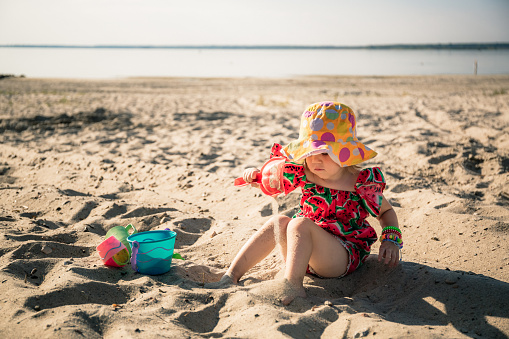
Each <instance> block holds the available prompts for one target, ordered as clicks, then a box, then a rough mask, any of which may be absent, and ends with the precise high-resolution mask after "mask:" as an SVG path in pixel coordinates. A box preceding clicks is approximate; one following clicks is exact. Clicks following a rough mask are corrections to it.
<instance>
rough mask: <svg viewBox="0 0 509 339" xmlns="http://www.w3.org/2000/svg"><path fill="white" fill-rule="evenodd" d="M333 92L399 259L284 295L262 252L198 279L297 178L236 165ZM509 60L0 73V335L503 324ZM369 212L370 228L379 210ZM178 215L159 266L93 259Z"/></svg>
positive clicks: (309, 332)
mask: <svg viewBox="0 0 509 339" xmlns="http://www.w3.org/2000/svg"><path fill="white" fill-rule="evenodd" d="M323 100H335V101H339V102H342V103H344V104H346V105H348V106H349V107H351V108H352V109H353V110H354V111H355V112H356V113H357V117H358V136H359V139H360V140H361V141H362V142H364V143H365V144H367V145H369V146H370V147H371V148H373V149H374V150H376V151H377V152H378V154H379V155H378V156H377V157H376V158H374V159H372V160H371V161H370V162H369V163H366V164H365V166H379V167H380V168H381V169H382V171H383V172H384V173H385V179H386V181H387V183H388V186H387V189H386V191H385V193H384V194H385V197H386V198H387V199H388V200H389V201H390V202H391V204H392V205H393V206H394V207H395V210H396V212H397V214H398V218H399V221H400V226H401V229H402V231H403V238H404V248H403V251H402V255H403V260H402V261H401V263H400V264H399V265H398V266H397V267H396V268H390V267H386V266H384V265H383V264H380V263H379V262H378V261H377V253H378V247H379V242H377V243H375V245H374V247H373V250H372V254H371V256H370V258H369V259H368V261H367V262H366V264H365V265H364V266H363V267H361V268H360V269H359V270H358V271H356V272H355V273H353V274H351V275H349V276H347V277H345V278H342V279H319V278H317V277H314V276H306V278H305V280H304V283H305V288H306V292H307V295H308V297H307V298H297V299H296V300H294V302H292V303H291V304H290V305H289V306H283V305H282V304H281V303H280V302H279V293H278V289H277V288H275V286H276V285H275V284H274V283H273V282H274V279H278V278H279V277H280V276H281V270H282V268H283V262H282V260H281V258H280V257H279V255H278V251H277V250H275V251H274V252H273V253H272V254H271V255H269V257H267V258H266V259H265V260H264V261H262V262H261V263H260V264H259V265H257V266H255V267H254V268H253V269H252V270H251V271H249V272H248V273H247V274H246V275H245V276H244V277H243V279H242V281H241V282H240V284H239V285H238V286H231V287H227V288H223V289H211V288H208V287H207V283H211V282H215V281H217V280H219V279H220V277H221V276H222V274H223V273H224V272H225V271H226V269H227V267H228V265H229V264H230V262H231V260H232V259H233V257H234V256H235V254H236V253H237V251H238V250H239V249H240V247H241V246H242V245H243V244H244V242H245V241H246V240H247V239H248V238H249V237H250V236H251V235H252V234H253V233H254V232H255V231H256V230H257V229H258V228H259V227H261V225H262V224H263V223H264V221H266V220H267V219H268V218H269V217H270V216H271V215H272V214H273V213H274V211H275V210H279V213H285V214H288V215H291V213H292V212H294V211H295V207H296V206H297V204H298V201H299V194H289V195H288V196H286V197H279V198H277V200H276V201H277V206H276V204H275V201H274V199H273V198H271V197H268V196H265V195H263V194H261V191H260V190H257V189H255V188H251V187H242V188H239V187H235V186H234V185H233V180H234V179H235V178H236V177H238V176H240V175H241V174H242V171H243V170H244V169H245V168H246V167H251V166H255V167H260V166H261V165H262V164H263V163H264V162H265V161H266V160H267V159H268V157H269V153H270V147H271V145H272V143H273V142H278V143H281V144H286V143H288V142H290V141H291V140H293V139H296V138H297V136H298V125H299V121H300V120H299V119H300V115H301V113H302V111H303V110H304V109H305V108H306V107H307V106H308V105H309V104H311V103H314V102H318V101H323ZM508 170H509V76H505V75H504V76H423V77H412V76H409V77H295V78H287V79H254V78H246V79H198V78H133V79H118V80H62V79H31V78H4V79H2V80H0V240H1V243H2V246H1V247H0V310H1V312H2V314H3V317H1V319H0V333H1V334H3V336H4V337H6V338H21V337H23V338H24V337H26V338H83V337H85V338H364V337H365V338H438V337H440V338H442V337H443V338H506V337H508V336H509V246H508V241H509V173H508ZM370 223H371V224H372V225H373V226H374V227H375V229H376V230H377V232H378V233H380V231H381V229H380V226H379V224H378V222H377V221H376V220H375V219H370ZM128 224H133V225H134V226H135V227H136V228H137V229H138V231H140V232H143V231H150V230H161V229H165V228H170V229H172V230H174V231H175V232H176V233H177V238H176V250H175V251H176V252H178V253H180V254H181V255H182V256H183V257H184V259H185V260H176V259H174V260H173V263H172V268H171V270H170V271H169V272H168V273H165V274H162V275H157V276H151V275H143V274H140V273H136V272H135V271H133V270H132V269H131V267H130V266H129V265H128V266H125V267H122V268H112V267H107V266H105V265H103V263H102V262H101V260H100V258H99V255H98V253H97V251H96V246H97V245H98V244H99V243H100V242H101V241H102V240H103V239H104V236H105V234H106V232H107V231H108V230H109V229H110V228H112V227H114V226H126V225H128Z"/></svg>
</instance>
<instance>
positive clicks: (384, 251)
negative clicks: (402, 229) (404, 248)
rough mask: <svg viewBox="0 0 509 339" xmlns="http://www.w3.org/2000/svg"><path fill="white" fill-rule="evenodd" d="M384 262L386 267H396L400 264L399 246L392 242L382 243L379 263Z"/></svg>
mask: <svg viewBox="0 0 509 339" xmlns="http://www.w3.org/2000/svg"><path fill="white" fill-rule="evenodd" d="M382 260H383V261H384V264H386V265H389V266H396V265H397V264H398V262H399V246H398V245H396V244H394V243H392V242H390V241H382V244H381V245H380V250H379V251H378V261H382Z"/></svg>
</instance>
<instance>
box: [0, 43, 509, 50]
mask: <svg viewBox="0 0 509 339" xmlns="http://www.w3.org/2000/svg"><path fill="white" fill-rule="evenodd" d="M0 48H104V49H114V48H133V49H446V50H452V49H455V50H467V49H469V50H472V49H478V50H483V49H490V50H495V49H509V42H495V43H450V44H395V45H366V46H334V45H322V46H312V45H163V46H161V45H0Z"/></svg>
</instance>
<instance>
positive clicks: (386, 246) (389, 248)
mask: <svg viewBox="0 0 509 339" xmlns="http://www.w3.org/2000/svg"><path fill="white" fill-rule="evenodd" d="M382 198H383V200H382V206H381V208H380V214H379V216H378V221H379V222H380V226H381V227H382V228H384V227H387V226H395V227H399V226H398V216H397V215H396V212H395V211H394V209H393V208H392V206H391V204H390V203H389V202H388V201H387V199H385V197H384V196H382ZM384 259H385V260H384ZM382 260H384V263H385V264H388V265H390V266H396V265H397V264H398V262H399V246H398V245H396V244H394V243H392V242H390V241H382V244H381V245H380V251H379V253H378V261H382Z"/></svg>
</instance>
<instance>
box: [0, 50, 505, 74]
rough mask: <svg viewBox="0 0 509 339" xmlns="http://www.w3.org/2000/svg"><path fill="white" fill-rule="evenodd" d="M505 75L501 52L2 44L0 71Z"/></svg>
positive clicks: (34, 72)
mask: <svg viewBox="0 0 509 339" xmlns="http://www.w3.org/2000/svg"><path fill="white" fill-rule="evenodd" d="M476 60H477V65H478V66H477V74H509V49H500V50H433V49H423V50H402V49H388V50H368V49H351V50H344V49H334V50H319V49H310V50H299V49H290V50H274V49H136V48H127V49H118V48H117V49H104V48H8V47H3V48H0V74H15V75H22V74H23V75H25V76H27V77H34V78H35V77H38V78H89V79H101V78H123V77H138V76H150V77H152V76H153V77H165V76H168V77H290V76H299V75H433V74H473V73H474V63H475V61H476Z"/></svg>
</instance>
